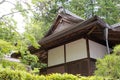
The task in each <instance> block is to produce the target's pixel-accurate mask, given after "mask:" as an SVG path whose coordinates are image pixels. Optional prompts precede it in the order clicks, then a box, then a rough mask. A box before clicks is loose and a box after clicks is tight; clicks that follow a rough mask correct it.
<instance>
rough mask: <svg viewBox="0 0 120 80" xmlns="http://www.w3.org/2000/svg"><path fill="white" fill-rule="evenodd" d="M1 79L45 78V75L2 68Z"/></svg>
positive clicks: (27, 79)
mask: <svg viewBox="0 0 120 80" xmlns="http://www.w3.org/2000/svg"><path fill="white" fill-rule="evenodd" d="M0 80H45V76H38V75H32V74H30V73H27V72H25V71H19V70H10V69H0Z"/></svg>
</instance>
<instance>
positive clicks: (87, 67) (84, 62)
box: [40, 58, 96, 76]
mask: <svg viewBox="0 0 120 80" xmlns="http://www.w3.org/2000/svg"><path fill="white" fill-rule="evenodd" d="M95 62H96V60H95V59H91V58H85V59H81V60H77V61H72V62H68V63H65V64H61V65H56V66H52V67H48V68H47V70H46V69H42V70H41V71H40V74H46V73H47V74H51V73H65V72H66V73H69V74H80V75H83V76H89V75H93V73H94V70H95V69H96V67H95Z"/></svg>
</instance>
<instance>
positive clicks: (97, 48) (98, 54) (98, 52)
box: [89, 40, 107, 59]
mask: <svg viewBox="0 0 120 80" xmlns="http://www.w3.org/2000/svg"><path fill="white" fill-rule="evenodd" d="M89 50H90V57H91V58H94V59H99V58H103V57H104V55H105V54H106V53H107V50H106V46H104V45H102V44H99V43H96V42H94V41H91V40H89Z"/></svg>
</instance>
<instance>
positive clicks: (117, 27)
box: [111, 23, 120, 31]
mask: <svg viewBox="0 0 120 80" xmlns="http://www.w3.org/2000/svg"><path fill="white" fill-rule="evenodd" d="M111 28H112V30H113V31H120V23H116V24H113V25H111Z"/></svg>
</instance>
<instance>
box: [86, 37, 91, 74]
mask: <svg viewBox="0 0 120 80" xmlns="http://www.w3.org/2000/svg"><path fill="white" fill-rule="evenodd" d="M86 47H87V59H88V75H91V64H90V50H89V49H90V48H89V40H88V38H86Z"/></svg>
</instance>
